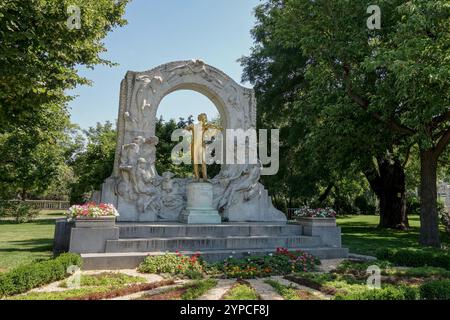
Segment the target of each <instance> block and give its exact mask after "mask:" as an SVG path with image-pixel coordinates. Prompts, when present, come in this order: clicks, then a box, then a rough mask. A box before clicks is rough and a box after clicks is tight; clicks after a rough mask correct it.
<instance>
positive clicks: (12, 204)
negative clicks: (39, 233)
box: [0, 201, 39, 223]
mask: <svg viewBox="0 0 450 320" xmlns="http://www.w3.org/2000/svg"><path fill="white" fill-rule="evenodd" d="M38 214H39V210H36V209H34V208H33V207H32V206H31V205H30V204H28V203H26V202H23V201H0V217H13V218H14V220H15V221H16V222H17V223H25V222H29V221H31V220H33V219H34V218H35V217H36V216H37V215H38Z"/></svg>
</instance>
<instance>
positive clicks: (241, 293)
mask: <svg viewBox="0 0 450 320" xmlns="http://www.w3.org/2000/svg"><path fill="white" fill-rule="evenodd" d="M223 300H247V301H252V300H260V297H259V295H258V293H257V292H256V291H255V289H253V288H252V287H251V286H250V285H249V284H246V283H239V284H237V285H235V286H234V287H232V288H231V289H230V290H229V291H228V292H227V293H226V294H225V296H224V297H223Z"/></svg>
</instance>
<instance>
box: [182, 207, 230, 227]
mask: <svg viewBox="0 0 450 320" xmlns="http://www.w3.org/2000/svg"><path fill="white" fill-rule="evenodd" d="M180 221H181V222H182V223H186V224H221V223H222V217H221V216H220V215H219V212H218V211H217V210H195V209H192V210H186V211H184V212H183V213H182V214H181V217H180Z"/></svg>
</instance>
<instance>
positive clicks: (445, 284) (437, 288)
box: [420, 280, 450, 300]
mask: <svg viewBox="0 0 450 320" xmlns="http://www.w3.org/2000/svg"><path fill="white" fill-rule="evenodd" d="M420 298H421V299H423V300H450V280H437V281H430V282H427V283H424V284H423V285H421V286H420Z"/></svg>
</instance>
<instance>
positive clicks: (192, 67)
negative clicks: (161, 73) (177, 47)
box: [168, 59, 223, 87]
mask: <svg viewBox="0 0 450 320" xmlns="http://www.w3.org/2000/svg"><path fill="white" fill-rule="evenodd" d="M169 72H170V73H171V76H170V77H169V79H168V81H169V82H170V81H172V80H174V79H176V78H177V77H182V76H185V75H188V74H192V73H193V74H200V76H201V77H202V78H204V79H205V80H206V81H208V82H211V83H213V84H214V85H217V86H219V87H222V86H223V83H222V81H220V80H219V79H218V78H217V77H215V76H214V75H212V74H211V72H210V71H209V70H208V68H207V65H206V64H205V62H203V61H202V60H200V59H196V60H191V61H189V62H188V63H186V64H182V65H181V66H178V67H175V68H173V69H171V70H169Z"/></svg>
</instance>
